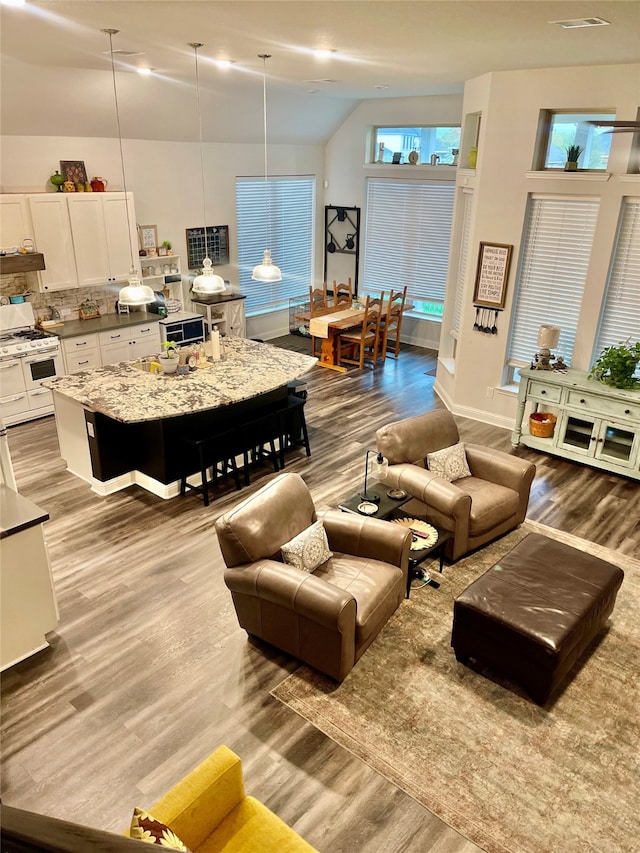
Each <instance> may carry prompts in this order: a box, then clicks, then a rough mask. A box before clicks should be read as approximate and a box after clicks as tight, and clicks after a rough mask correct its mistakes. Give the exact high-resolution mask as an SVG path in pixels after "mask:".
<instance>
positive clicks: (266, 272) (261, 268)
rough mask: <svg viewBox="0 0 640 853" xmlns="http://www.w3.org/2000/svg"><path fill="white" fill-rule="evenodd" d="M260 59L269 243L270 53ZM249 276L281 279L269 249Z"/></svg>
mask: <svg viewBox="0 0 640 853" xmlns="http://www.w3.org/2000/svg"><path fill="white" fill-rule="evenodd" d="M258 57H259V58H260V59H261V60H262V117H263V124H264V197H265V207H266V209H267V227H268V229H269V243H271V201H270V198H269V187H268V185H267V175H268V174H269V171H268V168H267V59H271V54H270V53H259V54H258ZM251 278H252V279H253V280H254V281H267V282H268V281H282V273H281V272H280V267H277V266H276V265H275V264H274V263H273V261H272V260H271V249H265V250H264V257H263V258H262V263H261V264H258V265H257V266H255V267H254V268H253V274H252V276H251Z"/></svg>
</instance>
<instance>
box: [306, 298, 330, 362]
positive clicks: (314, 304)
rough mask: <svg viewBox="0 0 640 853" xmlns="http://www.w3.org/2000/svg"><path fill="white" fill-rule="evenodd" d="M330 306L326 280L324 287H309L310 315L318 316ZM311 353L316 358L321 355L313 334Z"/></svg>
mask: <svg viewBox="0 0 640 853" xmlns="http://www.w3.org/2000/svg"><path fill="white" fill-rule="evenodd" d="M328 307H329V297H328V295H327V283H326V282H324V284H323V285H322V287H310V288H309V317H316V316H317V315H318V314H321V313H323V312H324V311H325V310H326V309H327V308H328ZM311 355H312V356H313V357H314V358H318V357H319V353H318V351H317V349H316V339H315V337H314V336H313V335H311Z"/></svg>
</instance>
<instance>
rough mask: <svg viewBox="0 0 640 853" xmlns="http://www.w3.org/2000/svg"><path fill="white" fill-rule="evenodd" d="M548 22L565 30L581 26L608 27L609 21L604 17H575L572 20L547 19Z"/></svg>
mask: <svg viewBox="0 0 640 853" xmlns="http://www.w3.org/2000/svg"><path fill="white" fill-rule="evenodd" d="M547 23H548V24H556V25H557V26H558V27H562V28H563V29H564V30H576V29H578V28H579V27H608V26H609V21H605V20H604V18H573V19H572V20H570V21H547Z"/></svg>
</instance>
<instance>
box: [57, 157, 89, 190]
mask: <svg viewBox="0 0 640 853" xmlns="http://www.w3.org/2000/svg"><path fill="white" fill-rule="evenodd" d="M60 174H61V175H62V177H63V178H64V179H65V181H73V183H74V184H78V183H80V184H84V183H86V181H87V170H86V169H85V167H84V160H60Z"/></svg>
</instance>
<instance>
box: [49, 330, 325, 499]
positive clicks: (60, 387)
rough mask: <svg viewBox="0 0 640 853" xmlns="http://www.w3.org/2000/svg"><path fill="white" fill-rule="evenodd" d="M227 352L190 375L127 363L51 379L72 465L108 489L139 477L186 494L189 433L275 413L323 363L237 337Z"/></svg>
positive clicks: (161, 491)
mask: <svg viewBox="0 0 640 853" xmlns="http://www.w3.org/2000/svg"><path fill="white" fill-rule="evenodd" d="M224 347H225V358H224V359H223V360H221V361H217V362H208V364H209V366H208V367H206V368H202V369H196V370H194V371H191V372H190V373H189V374H188V375H185V376H181V375H176V374H173V375H165V374H152V373H147V372H145V370H144V367H143V365H142V364H141V363H137V362H122V363H120V364H111V365H107V366H105V367H102V368H95V369H93V370H87V371H84V372H81V373H74V374H71V375H69V376H60V377H57V378H55V379H51V380H49V381H47V383H46V385H47V387H48V388H49V389H50V390H51V391H52V392H53V400H54V406H55V412H56V426H57V430H58V440H59V443H60V454H61V456H62V457H63V459H65V461H66V463H67V469H68V470H69V471H70V472H71V473H73V474H75V475H76V476H78V477H81V478H82V479H83V480H86V481H87V482H88V483H90V484H91V488H92V489H93V491H95V492H96V493H97V494H100V495H108V494H111V493H113V492H116V491H120V490H121V489H124V488H126V487H127V486H130V485H132V484H133V483H136V484H138V485H139V486H142V487H143V488H145V489H147V490H148V491H151V492H153V493H154V494H156V495H158V496H159V497H162V498H170V497H174V496H175V495H176V494H178V491H179V483H178V481H179V479H180V476H181V474H182V468H183V453H182V451H183V447H184V439H185V438H188V437H191V436H193V435H194V434H202V433H203V432H206V431H209V432H211V433H214V432H219V431H221V430H223V429H233V428H235V427H239V426H241V425H242V423H243V422H244V421H245V420H247V419H249V418H251V417H252V416H253V415H254V414H255V413H256V412H257V411H260V412H263V411H269V410H270V409H275V408H277V407H278V406H279V405H281V404H282V402H283V401H284V400H285V399H286V397H287V393H288V392H287V386H288V385H289V384H290V383H291V382H294V381H295V380H296V379H299V378H300V377H301V376H303V375H304V374H305V373H306V372H307V371H308V370H310V369H311V368H312V367H313V365H314V364H315V363H316V361H317V359H315V358H311V357H310V356H307V355H302V354H300V353H295V352H290V351H289V350H284V349H280V348H279V347H274V346H271V345H270V344H262V343H258V342H256V341H251V340H247V339H246V338H239V337H233V336H228V337H226V338H224Z"/></svg>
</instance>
